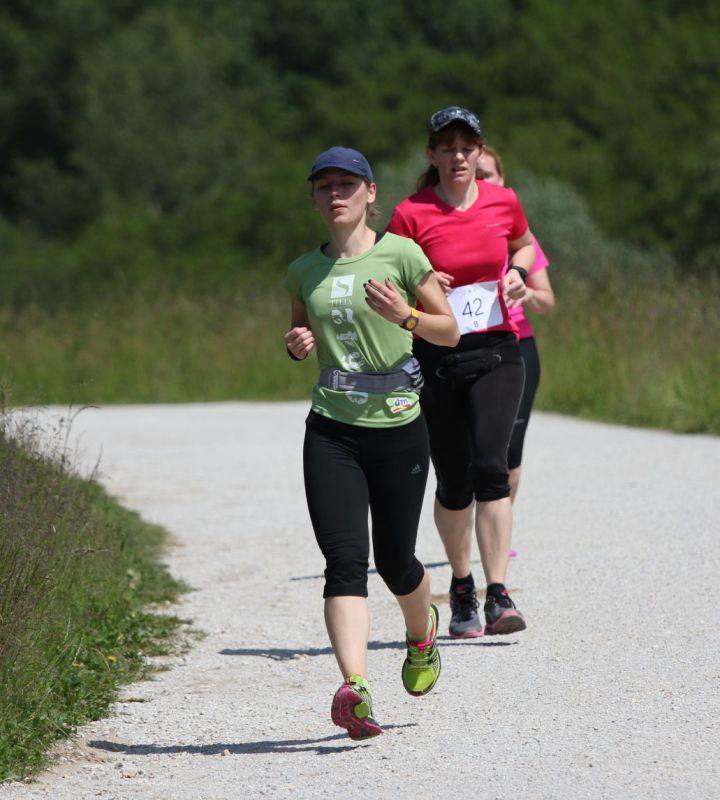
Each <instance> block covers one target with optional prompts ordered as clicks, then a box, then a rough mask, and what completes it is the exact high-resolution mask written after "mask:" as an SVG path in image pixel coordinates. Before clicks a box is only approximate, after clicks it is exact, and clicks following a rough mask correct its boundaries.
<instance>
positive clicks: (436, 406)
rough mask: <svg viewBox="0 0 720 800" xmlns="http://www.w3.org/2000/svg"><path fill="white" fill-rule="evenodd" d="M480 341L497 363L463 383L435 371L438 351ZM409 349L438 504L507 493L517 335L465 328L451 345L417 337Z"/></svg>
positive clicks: (517, 384)
mask: <svg viewBox="0 0 720 800" xmlns="http://www.w3.org/2000/svg"><path fill="white" fill-rule="evenodd" d="M480 347H482V348H483V349H487V352H491V353H494V354H497V355H499V356H500V363H499V365H498V366H496V367H495V368H494V369H492V370H491V371H490V372H487V373H486V374H484V375H482V376H481V377H479V378H477V379H475V380H473V381H471V382H469V383H464V384H458V383H452V382H450V381H448V380H444V379H441V378H440V377H438V375H437V373H436V369H437V368H438V365H439V360H440V358H441V357H442V356H443V355H444V354H446V353H450V352H465V351H468V350H474V349H477V348H480ZM414 352H415V355H416V357H417V358H418V360H419V361H420V364H421V366H422V371H423V375H424V376H425V386H424V387H423V390H422V393H421V395H420V402H421V405H422V409H423V414H424V415H425V419H426V421H427V426H428V432H429V434H430V454H431V456H432V461H433V465H434V467H435V474H436V476H437V489H436V493H435V494H436V497H437V499H438V500H439V502H440V504H441V505H442V506H444V507H445V508H448V509H452V510H460V509H462V508H466V507H467V506H469V505H470V503H471V502H472V500H473V497H474V498H475V499H476V500H479V501H482V502H484V501H489V500H498V499H500V498H503V497H508V496H509V495H510V485H509V483H508V461H507V456H508V444H509V442H510V436H511V434H512V430H513V425H514V423H515V417H516V415H517V410H518V405H519V403H520V396H521V394H522V389H523V381H524V368H523V362H522V358H521V357H520V348H519V347H518V343H517V339H516V338H515V336H514V335H513V334H511V333H487V334H477V333H471V334H465V335H464V336H462V337H461V339H460V343H459V344H458V346H457V347H456V348H453V349H452V350H450V349H448V348H440V347H436V346H435V345H431V344H428V343H427V342H424V341H422V340H417V341H416V342H415V345H414Z"/></svg>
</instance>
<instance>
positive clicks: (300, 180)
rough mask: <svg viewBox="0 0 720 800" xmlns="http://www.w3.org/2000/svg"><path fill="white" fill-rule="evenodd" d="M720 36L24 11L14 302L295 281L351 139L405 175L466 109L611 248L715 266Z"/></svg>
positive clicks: (680, 24) (12, 191) (293, 11)
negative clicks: (624, 245)
mask: <svg viewBox="0 0 720 800" xmlns="http://www.w3.org/2000/svg"><path fill="white" fill-rule="evenodd" d="M719 22H720V7H718V6H717V4H714V3H711V2H710V1H709V0H703V1H702V2H685V3H682V4H680V3H678V2H675V1H674V0H658V2H657V3H653V4H647V3H644V2H642V0H608V2H606V3H603V4H597V3H592V2H589V1H588V0H581V1H580V2H577V3H573V4H570V5H568V4H567V3H562V2H560V0H459V2H457V3H454V4H452V5H451V6H449V7H447V8H446V9H443V10H442V11H441V12H432V13H430V12H428V11H427V9H425V8H423V7H420V6H418V5H417V4H416V3H411V2H409V0H397V2H394V3H387V2H384V0H364V2H362V3H351V4H334V5H333V4H330V5H328V4H327V3H323V2H320V0H302V2H301V0H275V2H272V3H268V2H266V0H244V2H243V3H242V4H241V3H237V2H231V0H222V1H219V2H216V3H212V4H209V3H202V2H200V1H199V0H194V2H188V1H187V0H151V1H150V2H148V1H147V0H145V2H140V0H107V2H104V3H97V2H95V0H47V2H44V3H41V4H38V3H31V2H30V1H29V0H8V2H5V3H3V5H2V8H0V71H1V72H2V76H3V80H2V83H1V84H0V119H2V125H0V214H1V215H2V218H3V221H2V223H0V247H2V249H3V255H4V258H3V263H2V264H0V270H2V272H1V273H0V275H1V276H2V285H1V286H0V291H2V294H3V296H4V299H5V301H8V300H10V301H12V300H13V299H18V300H19V299H22V298H23V297H26V296H29V295H34V296H36V297H37V296H39V295H38V293H40V296H41V295H42V294H43V292H44V293H45V294H49V295H51V296H53V297H57V296H58V295H57V288H58V287H59V286H60V285H61V284H63V282H65V283H67V281H68V280H70V279H72V283H73V285H75V286H76V285H78V284H83V283H84V282H86V281H88V280H89V279H90V278H93V279H95V278H101V279H104V278H105V277H107V276H110V275H115V276H116V277H117V276H118V275H121V274H122V275H123V276H125V278H126V279H127V278H128V277H129V278H132V277H133V274H134V273H135V272H143V273H144V272H147V271H150V272H152V271H157V270H158V269H159V268H160V267H161V266H162V268H163V269H169V270H171V271H172V272H173V275H176V276H177V275H179V274H182V275H185V276H187V275H193V274H196V273H200V272H201V273H202V274H203V275H204V276H205V278H206V279H208V280H210V279H211V278H212V277H213V275H215V277H218V276H219V275H220V274H222V273H223V271H224V270H227V269H237V268H238V265H241V266H243V267H245V268H247V267H248V266H252V265H259V264H269V263H276V264H277V265H278V266H279V267H280V266H282V265H283V264H284V263H285V262H286V260H287V258H289V257H290V256H292V255H294V254H295V253H296V252H297V251H298V249H299V248H301V247H303V246H305V244H308V243H310V242H313V241H314V240H315V237H316V235H317V228H316V227H315V226H314V224H313V216H312V213H311V211H310V210H309V208H308V203H307V198H306V194H305V187H304V178H305V170H306V169H307V164H308V162H309V161H310V159H311V158H312V156H313V155H314V153H315V152H316V151H317V150H318V149H319V148H322V147H325V146H328V145H329V144H332V143H344V144H350V145H354V146H357V147H360V148H362V149H364V150H365V151H366V152H367V154H368V156H369V157H370V158H371V159H372V161H373V162H374V163H376V164H377V165H379V166H383V165H384V166H385V167H386V168H387V170H388V171H392V168H393V165H402V164H406V163H408V160H409V159H410V160H412V158H413V155H414V154H416V153H421V152H422V147H423V143H424V125H425V121H426V119H427V117H428V115H429V113H431V112H432V111H433V110H435V109H436V108H439V107H441V106H443V105H447V104H450V103H461V104H464V105H467V106H469V107H471V108H473V109H476V110H477V111H478V112H479V113H480V115H481V118H482V120H483V124H484V127H485V130H486V133H487V136H488V139H489V140H490V141H491V142H492V143H493V144H495V145H496V146H498V147H500V148H501V150H502V152H503V153H504V154H505V156H506V158H507V160H508V162H509V166H510V168H511V172H512V170H515V169H520V168H522V169H523V170H524V171H525V172H528V171H530V172H533V173H535V174H537V175H539V176H541V177H542V176H551V177H555V178H557V179H559V180H562V181H567V182H569V183H572V184H573V185H574V186H575V187H576V189H577V190H578V191H579V192H580V194H581V195H582V196H583V197H584V198H585V200H586V202H587V204H588V208H589V210H590V213H591V215H592V216H593V218H594V219H595V220H596V221H597V222H598V224H599V225H600V226H601V227H602V228H604V229H605V230H606V231H608V232H610V233H611V234H612V235H613V236H615V237H621V238H626V239H629V240H631V241H634V242H636V243H639V244H642V245H652V246H663V247H665V248H667V249H669V250H670V251H671V252H672V253H674V255H675V257H676V258H677V259H679V260H680V261H681V262H682V264H683V265H684V266H690V267H695V268H701V267H706V266H708V265H710V266H713V267H716V262H715V261H714V260H713V255H714V253H713V251H714V248H715V246H716V244H717V241H718V237H719V236H720V233H719V232H718V228H717V226H716V225H714V224H713V221H714V219H715V218H716V217H717V213H718V211H719V210H720V208H719V206H720V159H719V158H718V156H720V135H718V133H717V131H718V121H719V119H720V97H719V96H718V93H717V91H716V87H717V85H718V77H720V74H719V73H720V34H719V33H718V31H719V30H720V27H719V25H718V23H719ZM381 188H382V187H381ZM410 189H411V186H410V185H408V186H407V187H406V191H409V190H410ZM281 224H282V226H283V228H282V231H281V230H280V225H281ZM68 248H70V249H68ZM153 253H155V254H158V253H161V254H162V256H163V261H164V264H163V265H159V262H158V259H157V258H154V257H153ZM209 254H213V257H212V258H209ZM230 254H232V255H230ZM50 262H52V270H50V269H46V268H44V267H43V266H42V265H48V264H49V263H50ZM63 276H64V277H63Z"/></svg>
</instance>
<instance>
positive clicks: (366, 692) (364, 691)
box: [346, 678, 372, 713]
mask: <svg viewBox="0 0 720 800" xmlns="http://www.w3.org/2000/svg"><path fill="white" fill-rule="evenodd" d="M346 683H347V685H348V686H349V687H350V688H351V689H352V690H353V691H354V692H357V694H359V695H360V697H362V699H363V700H364V701H365V702H366V703H367V704H368V706H369V707H370V711H371V713H372V698H371V697H370V689H368V688H367V686H363V685H362V683H356V682H355V681H354V680H352V678H351V679H350V680H348V681H346Z"/></svg>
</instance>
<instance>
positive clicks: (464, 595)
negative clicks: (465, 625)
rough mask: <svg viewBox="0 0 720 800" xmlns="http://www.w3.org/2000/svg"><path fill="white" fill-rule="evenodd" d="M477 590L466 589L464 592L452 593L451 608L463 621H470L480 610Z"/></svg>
mask: <svg viewBox="0 0 720 800" xmlns="http://www.w3.org/2000/svg"><path fill="white" fill-rule="evenodd" d="M479 606H480V603H479V602H478V599H477V595H476V594H475V589H466V590H465V591H464V592H450V608H451V609H452V613H453V615H454V616H455V615H457V616H459V617H460V619H461V620H463V621H466V620H469V619H470V618H471V617H472V616H473V614H474V613H475V611H477V609H478V608H479Z"/></svg>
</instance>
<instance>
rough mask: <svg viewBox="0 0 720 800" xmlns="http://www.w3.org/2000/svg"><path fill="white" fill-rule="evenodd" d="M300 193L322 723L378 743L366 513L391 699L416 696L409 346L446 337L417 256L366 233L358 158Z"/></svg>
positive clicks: (367, 174)
mask: <svg viewBox="0 0 720 800" xmlns="http://www.w3.org/2000/svg"><path fill="white" fill-rule="evenodd" d="M308 180H309V181H310V182H311V186H312V200H313V203H314V205H315V207H316V209H317V210H318V211H319V212H320V214H321V216H322V218H323V221H324V222H325V225H326V227H327V229H328V232H329V235H330V240H329V241H328V242H326V243H325V244H323V245H322V246H320V247H318V248H316V249H315V250H312V251H311V252H309V253H306V254H305V255H303V256H301V257H300V258H299V259H297V260H296V261H294V262H293V263H292V264H291V265H290V267H289V270H288V274H287V278H286V280H285V285H286V287H287V289H288V290H289V292H290V295H291V317H292V321H291V327H290V330H289V331H288V332H287V333H286V334H285V343H286V346H287V350H288V353H289V355H290V357H291V358H293V359H295V360H302V359H304V358H307V356H308V355H309V354H310V353H311V352H312V351H316V352H317V357H318V363H319V367H320V374H319V377H318V382H317V384H316V386H315V387H314V389H313V393H312V408H311V411H310V414H309V416H308V419H307V422H306V434H305V444H304V449H303V463H304V474H305V489H306V495H307V501H308V509H309V512H310V518H311V520H312V524H313V529H314V531H315V536H316V539H317V541H318V544H319V546H320V549H321V550H322V553H323V555H324V557H325V561H326V569H325V589H324V597H325V622H326V625H327V630H328V634H329V637H330V642H331V644H332V647H333V652H334V653H335V657H336V659H337V662H338V666H339V667H340V671H341V673H342V676H343V684H342V686H341V687H340V688H339V689H338V690H337V692H336V693H335V696H334V698H333V702H332V708H331V716H332V720H333V722H334V723H335V724H336V725H339V726H341V727H343V728H345V729H346V730H347V731H348V733H349V735H350V736H351V738H353V739H362V738H366V737H369V736H375V735H377V734H379V733H381V732H382V729H381V728H380V726H379V725H378V723H377V721H376V720H375V718H374V716H373V712H372V703H371V698H370V692H369V688H368V682H367V643H368V637H369V614H368V606H367V570H368V559H369V539H368V510H369V511H370V513H371V515H372V537H373V553H374V558H375V565H376V567H377V570H378V573H379V574H380V576H381V577H382V579H383V581H384V582H385V583H386V585H387V586H388V588H389V589H390V591H391V592H392V593H393V594H394V595H395V597H396V598H397V601H398V604H399V606H400V609H401V611H402V614H403V617H404V620H405V628H406V632H407V636H406V640H407V656H406V658H405V661H404V663H403V666H402V681H403V685H404V686H405V689H406V690H407V691H408V692H409V693H410V694H412V695H424V694H427V693H428V692H429V691H430V690H431V689H432V688H433V686H434V685H435V683H436V681H437V679H438V677H439V675H440V669H441V664H440V654H439V652H438V650H437V644H436V634H437V622H438V614H437V609H436V608H435V606H433V605H431V603H430V585H429V579H428V575H427V572H426V571H425V568H424V567H423V566H422V564H421V563H420V562H419V561H418V559H417V558H416V556H415V541H416V537H417V527H418V523H419V519H420V510H421V507H422V502H423V497H424V493H425V484H426V480H427V471H428V465H429V451H428V440H427V430H426V428H425V422H424V420H423V418H422V414H421V412H420V406H419V402H418V399H419V391H420V387H421V385H422V376H421V374H420V371H419V367H418V365H417V362H416V361H415V360H414V359H413V358H412V340H413V334H414V335H416V336H420V337H422V338H424V339H426V340H427V341H430V342H432V343H433V344H437V345H446V346H453V345H455V344H456V343H457V341H458V339H459V331H458V328H457V325H456V323H455V320H454V318H453V315H452V311H451V310H450V307H449V305H448V303H447V300H446V298H445V294H444V293H443V291H442V289H441V288H440V285H439V284H438V282H437V279H436V278H435V275H434V273H433V270H432V267H431V265H430V263H429V262H428V260H427V258H426V257H425V255H424V254H423V252H422V250H421V249H420V247H419V246H418V245H416V244H415V243H414V242H412V241H411V240H410V239H406V238H403V237H399V236H395V235H393V234H390V233H387V234H384V235H378V234H377V233H376V232H375V231H374V230H373V229H372V228H371V227H370V226H369V224H368V221H369V219H370V218H372V217H373V216H374V214H375V211H374V208H373V205H372V204H373V202H374V200H375V195H376V186H375V183H374V181H373V175H372V170H371V168H370V165H369V164H368V162H367V160H366V159H365V157H364V156H363V155H362V153H359V152H358V151H357V150H351V149H349V148H344V147H333V148H331V149H330V150H326V151H325V152H323V153H321V154H320V155H319V156H318V157H317V158H316V159H315V162H314V164H313V166H312V169H311V172H310V177H309V179H308ZM416 301H419V302H420V303H421V305H422V309H423V310H417V309H416V308H415V305H416ZM411 331H412V333H411Z"/></svg>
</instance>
